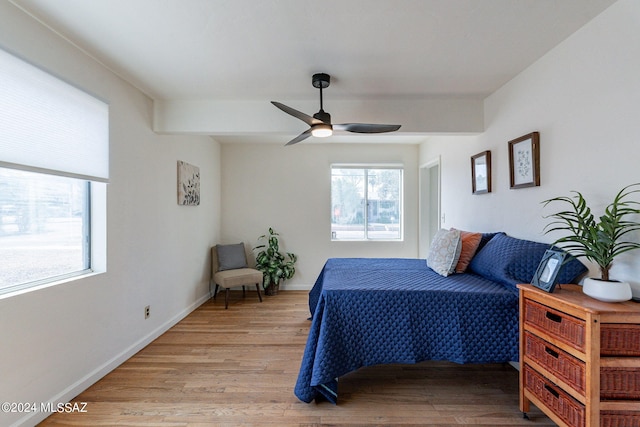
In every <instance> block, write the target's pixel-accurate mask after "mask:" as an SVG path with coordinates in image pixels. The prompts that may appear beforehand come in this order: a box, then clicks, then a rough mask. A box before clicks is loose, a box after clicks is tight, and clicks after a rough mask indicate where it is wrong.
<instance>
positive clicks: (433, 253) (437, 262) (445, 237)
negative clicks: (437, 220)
mask: <svg viewBox="0 0 640 427" xmlns="http://www.w3.org/2000/svg"><path fill="white" fill-rule="evenodd" d="M461 250H462V239H461V238H460V230H444V229H440V230H438V232H437V233H436V235H435V236H434V238H433V241H432V242H431V246H430V247H429V256H428V257H427V266H428V267H429V268H431V269H432V270H433V271H435V272H436V273H438V274H439V275H441V276H444V277H447V276H448V275H450V274H451V273H453V272H454V271H455V269H456V264H457V263H458V259H459V258H460V251H461Z"/></svg>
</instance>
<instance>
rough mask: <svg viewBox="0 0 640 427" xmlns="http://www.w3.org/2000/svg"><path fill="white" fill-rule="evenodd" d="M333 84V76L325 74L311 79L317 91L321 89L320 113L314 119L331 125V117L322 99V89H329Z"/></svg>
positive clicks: (319, 74)
mask: <svg viewBox="0 0 640 427" xmlns="http://www.w3.org/2000/svg"><path fill="white" fill-rule="evenodd" d="M330 83H331V76H330V75H329V74H325V73H317V74H314V75H313V77H311V84H312V85H313V87H315V88H316V89H320V111H318V112H317V113H316V114H314V115H313V117H314V118H316V119H318V120H322V121H323V122H325V123H327V124H330V123H331V115H330V114H329V113H327V112H325V111H324V107H323V105H324V103H323V98H322V89H325V88H328V87H329V84H330Z"/></svg>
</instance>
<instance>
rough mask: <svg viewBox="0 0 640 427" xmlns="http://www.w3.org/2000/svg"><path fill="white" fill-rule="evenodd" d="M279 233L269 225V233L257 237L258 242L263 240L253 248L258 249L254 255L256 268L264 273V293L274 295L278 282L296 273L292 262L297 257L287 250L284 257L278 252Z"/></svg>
mask: <svg viewBox="0 0 640 427" xmlns="http://www.w3.org/2000/svg"><path fill="white" fill-rule="evenodd" d="M277 236H279V234H278V233H276V232H275V231H274V230H273V228H271V227H269V234H263V235H262V236H260V237H258V242H260V241H265V240H266V243H263V244H261V245H258V246H256V247H255V248H253V250H254V251H256V250H258V251H259V252H258V254H257V255H256V269H257V270H260V271H262V274H263V275H264V279H263V283H262V286H263V287H264V292H265V294H266V295H276V294H277V293H278V290H279V288H280V282H281V281H283V280H287V279H291V278H292V277H293V275H294V274H295V273H296V269H295V266H294V264H295V263H296V261H297V260H298V257H297V256H296V255H295V254H292V253H291V252H287V253H286V254H287V255H286V257H285V256H284V255H283V254H282V253H281V252H280V247H279V243H278V237H277Z"/></svg>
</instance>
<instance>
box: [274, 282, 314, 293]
mask: <svg viewBox="0 0 640 427" xmlns="http://www.w3.org/2000/svg"><path fill="white" fill-rule="evenodd" d="M311 288H313V285H304V284H298V285H289V284H286V283H283V284H282V285H280V289H281V290H283V291H310V290H311Z"/></svg>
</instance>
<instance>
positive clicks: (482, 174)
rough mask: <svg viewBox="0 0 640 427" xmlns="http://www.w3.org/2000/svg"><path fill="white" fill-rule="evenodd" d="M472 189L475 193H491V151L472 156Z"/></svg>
mask: <svg viewBox="0 0 640 427" xmlns="http://www.w3.org/2000/svg"><path fill="white" fill-rule="evenodd" d="M471 191H472V193H473V194H484V193H491V151H483V152H482V153H478V154H476V155H475V156H471Z"/></svg>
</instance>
